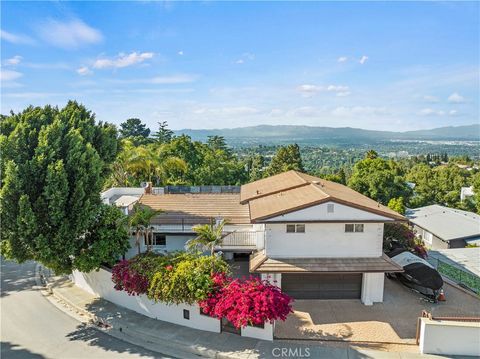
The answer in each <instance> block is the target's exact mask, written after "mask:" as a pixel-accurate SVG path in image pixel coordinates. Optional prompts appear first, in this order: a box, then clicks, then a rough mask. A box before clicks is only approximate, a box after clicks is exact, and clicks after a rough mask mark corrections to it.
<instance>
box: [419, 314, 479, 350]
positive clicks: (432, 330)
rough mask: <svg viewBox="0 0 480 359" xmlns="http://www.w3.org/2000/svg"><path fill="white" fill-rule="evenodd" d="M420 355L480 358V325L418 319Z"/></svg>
mask: <svg viewBox="0 0 480 359" xmlns="http://www.w3.org/2000/svg"><path fill="white" fill-rule="evenodd" d="M420 353H422V354H440V355H445V356H448V355H469V356H472V357H476V358H478V357H480V323H478V322H477V323H468V322H454V321H439V320H430V319H428V318H421V319H420Z"/></svg>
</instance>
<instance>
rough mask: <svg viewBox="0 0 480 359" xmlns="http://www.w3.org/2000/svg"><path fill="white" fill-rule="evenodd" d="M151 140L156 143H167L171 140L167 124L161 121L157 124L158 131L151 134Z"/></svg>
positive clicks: (171, 133)
mask: <svg viewBox="0 0 480 359" xmlns="http://www.w3.org/2000/svg"><path fill="white" fill-rule="evenodd" d="M153 138H154V139H155V141H156V142H157V143H160V144H161V143H169V142H170V141H171V140H172V138H173V131H172V130H171V129H169V128H168V122H167V121H162V122H159V123H158V131H157V132H155V133H154V134H153Z"/></svg>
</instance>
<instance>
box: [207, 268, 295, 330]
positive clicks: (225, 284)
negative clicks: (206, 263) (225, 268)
mask: <svg viewBox="0 0 480 359" xmlns="http://www.w3.org/2000/svg"><path fill="white" fill-rule="evenodd" d="M213 281H214V284H215V290H214V291H213V292H212V293H211V294H210V295H209V296H208V298H207V299H205V300H202V301H200V302H199V304H200V308H201V309H202V312H203V313H204V314H208V315H210V316H212V317H216V318H219V319H221V318H227V319H228V321H230V322H231V323H232V324H233V325H234V326H235V327H237V328H241V327H245V326H247V325H262V324H263V323H265V322H273V321H274V320H285V319H286V318H287V316H288V314H290V313H291V312H293V309H292V305H291V303H292V301H293V299H292V298H291V297H289V296H288V295H286V294H285V293H282V291H281V290H280V288H278V287H277V286H275V285H273V284H271V283H269V282H268V281H265V280H261V279H259V278H257V277H250V278H249V279H244V280H240V279H232V278H230V277H227V276H225V275H223V274H215V275H213Z"/></svg>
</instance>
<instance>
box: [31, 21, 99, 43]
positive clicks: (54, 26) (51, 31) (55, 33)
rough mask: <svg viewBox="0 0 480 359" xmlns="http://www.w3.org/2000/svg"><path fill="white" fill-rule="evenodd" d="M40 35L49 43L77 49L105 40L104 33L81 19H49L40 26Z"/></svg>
mask: <svg viewBox="0 0 480 359" xmlns="http://www.w3.org/2000/svg"><path fill="white" fill-rule="evenodd" d="M38 31H39V35H40V37H41V38H42V39H43V40H44V41H46V42H48V43H49V44H51V45H53V46H57V47H61V48H64V49H76V48H79V47H82V46H84V45H90V44H97V43H99V42H101V41H102V40H103V35H102V33H101V32H100V31H99V30H97V29H94V28H93V27H90V26H88V25H87V24H85V23H84V22H83V21H81V20H79V19H74V20H70V21H67V22H61V21H56V20H49V21H47V22H45V23H43V24H42V25H41V26H40V27H39V28H38Z"/></svg>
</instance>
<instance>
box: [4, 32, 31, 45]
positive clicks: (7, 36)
mask: <svg viewBox="0 0 480 359" xmlns="http://www.w3.org/2000/svg"><path fill="white" fill-rule="evenodd" d="M0 39H2V40H5V41H8V42H11V43H12V44H17V45H31V44H34V43H35V41H33V39H32V38H30V37H28V36H26V35H21V34H12V33H11V32H7V31H5V30H0Z"/></svg>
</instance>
